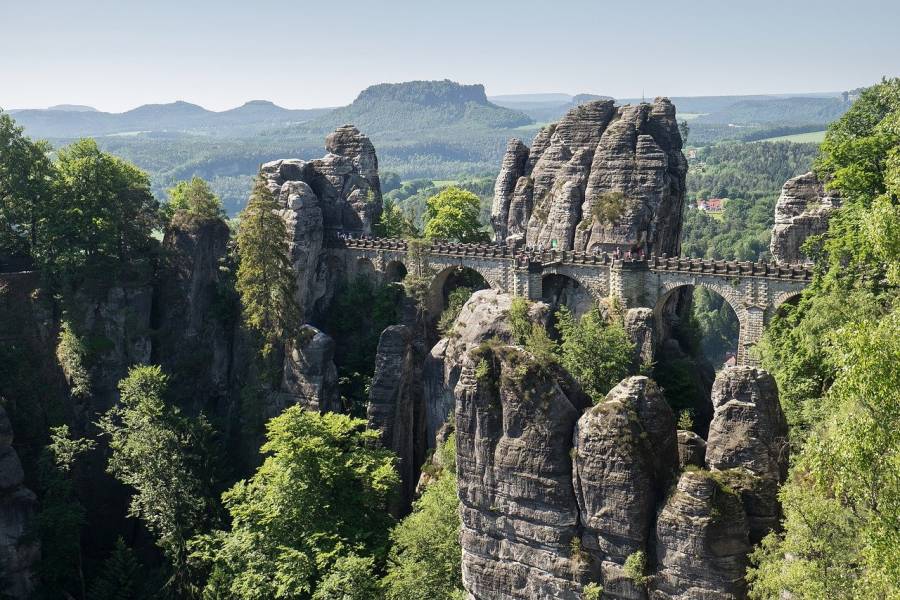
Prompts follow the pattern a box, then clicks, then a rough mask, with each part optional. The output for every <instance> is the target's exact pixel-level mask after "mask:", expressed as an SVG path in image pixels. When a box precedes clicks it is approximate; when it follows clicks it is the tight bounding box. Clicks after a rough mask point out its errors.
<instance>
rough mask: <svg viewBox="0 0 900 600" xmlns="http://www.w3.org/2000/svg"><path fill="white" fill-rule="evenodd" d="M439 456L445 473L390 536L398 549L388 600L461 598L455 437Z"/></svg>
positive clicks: (389, 575)
mask: <svg viewBox="0 0 900 600" xmlns="http://www.w3.org/2000/svg"><path fill="white" fill-rule="evenodd" d="M438 454H439V455H440V456H439V460H438V461H437V464H439V465H440V466H441V470H440V472H439V473H437V474H433V476H434V479H433V480H432V481H431V483H429V484H428V486H427V487H426V488H425V491H424V492H423V493H422V496H421V498H419V499H418V500H417V501H416V502H415V504H414V505H413V511H412V513H410V514H409V516H407V517H406V518H405V519H403V520H402V521H401V522H400V523H399V524H398V525H397V526H396V527H395V528H394V530H393V531H392V532H391V540H392V541H393V542H394V546H393V548H392V549H391V556H390V560H389V566H388V573H387V576H386V577H385V579H384V587H385V596H386V597H387V598H388V600H412V599H414V598H431V599H434V600H451V599H455V598H462V574H461V571H460V557H461V556H462V549H461V547H460V543H459V529H460V519H459V497H458V496H457V494H456V436H455V435H451V436H450V437H449V438H448V440H447V441H446V442H445V443H444V445H443V446H442V447H441V448H439V449H438Z"/></svg>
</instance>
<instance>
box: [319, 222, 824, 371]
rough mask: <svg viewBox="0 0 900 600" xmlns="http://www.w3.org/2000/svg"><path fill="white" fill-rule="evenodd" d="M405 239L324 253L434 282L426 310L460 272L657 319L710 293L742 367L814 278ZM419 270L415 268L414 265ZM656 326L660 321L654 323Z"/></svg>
mask: <svg viewBox="0 0 900 600" xmlns="http://www.w3.org/2000/svg"><path fill="white" fill-rule="evenodd" d="M411 246H412V245H411V244H410V243H408V242H407V241H406V240H401V239H372V238H368V239H340V238H336V239H333V240H330V241H329V243H328V244H327V249H326V252H327V253H328V254H329V255H330V256H331V257H333V258H332V260H338V261H340V262H341V263H342V270H343V272H345V273H347V274H348V275H350V276H355V275H365V276H375V277H379V278H381V279H382V280H387V281H400V280H402V279H403V277H405V275H406V273H407V272H408V270H410V269H419V270H420V272H422V273H424V274H427V276H428V277H429V278H430V280H431V284H430V288H429V293H428V306H429V309H430V310H432V311H434V314H437V313H438V312H439V311H440V310H441V308H442V305H443V286H444V283H445V282H446V280H447V277H448V276H449V275H450V274H451V273H453V272H456V271H457V270H458V269H460V268H468V269H472V270H474V271H476V272H478V273H479V274H480V275H481V276H482V277H483V278H484V280H485V281H486V282H487V284H488V285H489V286H490V287H491V288H494V289H497V290H500V291H503V292H507V293H510V294H514V295H517V296H524V297H527V298H529V299H532V300H540V299H542V298H543V297H544V291H545V290H544V286H545V281H547V278H548V277H549V276H557V277H563V278H568V279H569V280H572V281H574V282H575V283H577V286H576V287H579V288H583V289H584V290H586V291H587V293H589V294H590V297H591V298H592V299H593V300H594V301H600V300H602V299H606V298H616V299H618V300H619V302H620V303H621V304H622V306H624V307H626V308H636V307H648V308H652V309H653V310H654V313H655V314H656V315H659V314H660V313H661V311H662V310H663V307H664V306H665V305H666V303H667V301H668V300H669V299H670V298H671V297H672V295H673V294H674V293H675V292H676V291H677V290H679V289H684V288H685V287H686V286H691V287H693V286H700V287H705V288H707V289H709V290H711V291H713V292H715V293H717V294H719V295H720V296H722V298H724V300H725V301H726V302H727V303H728V304H729V306H731V308H732V310H734V313H735V315H737V319H738V322H739V323H740V337H739V342H738V352H737V361H738V363H739V364H750V363H752V358H751V356H750V352H749V349H750V347H751V346H753V345H754V344H756V343H757V342H758V341H759V340H760V338H761V336H762V332H763V327H764V326H765V324H766V323H767V322H768V320H769V319H770V318H771V316H772V315H773V314H774V312H775V311H776V310H777V309H778V307H779V306H780V305H781V304H782V303H784V302H785V301H786V300H788V299H790V298H793V297H795V296H797V295H798V294H800V292H801V291H803V288H804V287H806V285H807V284H808V283H809V282H810V281H811V279H812V271H811V270H810V269H809V268H807V267H804V266H785V265H778V264H775V263H763V262H759V263H751V262H737V261H713V260H703V259H693V258H680V257H674V258H670V257H666V256H655V255H651V256H649V257H648V258H640V259H636V258H620V257H615V256H613V255H611V254H607V253H602V254H588V253H583V252H574V251H568V250H562V251H557V250H544V251H528V252H526V251H523V250H519V249H514V248H510V247H507V246H499V245H491V244H459V243H448V242H431V243H424V244H423V243H417V244H416V245H415V246H412V247H411ZM413 263H416V264H413ZM657 322H659V320H657Z"/></svg>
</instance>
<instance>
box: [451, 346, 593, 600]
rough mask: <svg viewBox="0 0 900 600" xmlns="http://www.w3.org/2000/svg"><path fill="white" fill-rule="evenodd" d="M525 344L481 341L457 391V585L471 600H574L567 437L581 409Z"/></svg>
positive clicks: (577, 569)
mask: <svg viewBox="0 0 900 600" xmlns="http://www.w3.org/2000/svg"><path fill="white" fill-rule="evenodd" d="M586 400H587V399H586V397H585V396H584V395H583V394H579V393H577V391H576V390H575V389H574V388H572V387H570V380H569V378H568V376H567V375H566V374H565V373H564V372H562V371H559V370H558V369H555V368H552V367H545V366H543V365H541V364H540V363H538V362H537V361H536V360H535V359H534V358H533V357H532V356H531V355H529V354H528V353H527V352H526V351H524V350H522V349H521V348H517V347H514V346H502V345H499V344H491V345H487V344H486V345H485V346H484V347H482V348H480V349H476V351H475V352H473V353H471V355H470V356H468V357H466V359H465V362H464V366H463V369H462V373H461V376H460V379H459V383H458V384H457V386H456V401H457V406H456V436H457V437H456V440H457V443H456V449H457V450H456V451H457V458H456V469H457V478H458V485H459V498H460V502H461V504H460V515H461V517H462V529H461V533H460V541H461V543H462V550H463V556H462V572H463V582H464V585H465V588H466V590H467V591H468V593H469V597H470V598H477V599H485V600H486V599H488V598H490V599H499V598H521V599H523V600H524V599H530V598H577V597H578V595H579V592H580V589H581V586H582V585H583V584H584V582H585V580H586V577H587V576H588V575H589V572H590V560H589V558H588V557H587V556H586V555H584V554H583V553H582V552H581V551H580V549H579V543H578V542H577V541H576V540H577V535H578V507H577V504H576V502H575V495H574V490H573V488H572V462H571V459H570V457H569V450H570V448H571V435H572V430H573V428H574V426H575V423H576V421H577V420H578V417H579V416H580V415H581V411H582V409H583V407H584V406H585V403H586Z"/></svg>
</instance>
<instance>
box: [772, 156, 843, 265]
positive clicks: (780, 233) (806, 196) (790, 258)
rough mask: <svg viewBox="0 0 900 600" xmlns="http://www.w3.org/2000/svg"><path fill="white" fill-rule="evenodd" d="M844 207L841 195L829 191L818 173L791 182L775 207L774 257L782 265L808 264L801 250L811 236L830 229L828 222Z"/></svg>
mask: <svg viewBox="0 0 900 600" xmlns="http://www.w3.org/2000/svg"><path fill="white" fill-rule="evenodd" d="M840 205H841V201H840V197H839V196H838V195H837V193H836V192H831V191H826V190H825V184H824V183H823V182H822V181H820V180H819V178H818V177H816V174H815V173H813V172H809V173H804V174H803V175H799V176H797V177H794V178H793V179H788V180H787V181H786V182H785V184H784V186H783V187H782V188H781V195H780V196H779V197H778V202H776V204H775V225H774V227H773V228H772V240H771V242H770V243H769V252H770V253H771V254H772V258H774V259H775V260H776V261H777V262H779V263H798V262H806V261H808V260H809V257H807V256H804V255H803V253H802V252H801V250H800V247H801V246H802V245H803V242H805V241H806V238H808V237H809V236H811V235H819V234H822V233H825V231H827V230H828V219H829V217H830V216H831V214H832V213H833V212H834V211H835V210H836V209H837V208H838V207H840Z"/></svg>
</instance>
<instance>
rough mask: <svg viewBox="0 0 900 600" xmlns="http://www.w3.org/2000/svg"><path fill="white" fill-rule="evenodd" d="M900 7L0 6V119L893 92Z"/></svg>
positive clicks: (152, 0)
mask: <svg viewBox="0 0 900 600" xmlns="http://www.w3.org/2000/svg"><path fill="white" fill-rule="evenodd" d="M898 23H900V0H844V1H840V2H838V1H834V0H818V1H809V0H752V1H743V0H742V1H731V0H716V1H713V0H697V1H691V0H684V1H682V2H674V1H670V2H659V1H656V0H643V1H632V2H628V1H626V0H619V1H617V2H605V1H590V0H551V1H543V2H539V1H531V0H523V1H519V2H507V1H496V0H479V1H471V0H447V1H444V2H434V1H430V0H418V1H412V0H398V1H394V0H380V1H379V0H368V1H357V0H316V1H314V2H307V1H305V0H294V1H293V2H291V1H286V0H280V1H277V2H275V1H270V0H257V1H250V0H247V1H243V2H234V1H229V0H215V1H213V0H144V1H141V2H135V1H133V0H29V1H22V0H0V106H2V107H4V108H39V107H46V106H48V105H52V104H59V103H75V104H89V105H92V106H95V107H97V108H99V109H101V110H110V111H122V110H127V109H129V108H133V107H134V106H136V105H139V104H144V103H151V102H171V101H173V100H187V101H189V102H195V103H197V104H201V105H203V106H206V107H207V108H211V109H214V110H222V109H226V108H231V107H233V106H237V105H240V104H242V103H243V102H245V101H247V100H251V99H258V98H262V99H268V100H272V101H274V102H276V103H277V104H280V105H282V106H286V107H289V108H306V107H316V106H335V105H341V104H346V103H348V102H350V101H351V100H352V99H353V98H354V97H355V96H356V94H357V93H358V92H359V91H360V90H361V89H362V88H364V87H366V86H367V85H370V84H373V83H380V82H385V81H391V82H396V81H406V80H410V79H444V78H449V79H454V80H457V81H460V82H464V83H483V84H485V86H486V88H487V91H488V94H489V95H492V94H510V93H528V92H566V93H573V94H574V93H579V92H593V93H600V94H609V95H612V96H618V97H634V96H640V95H641V93H642V92H644V93H645V94H646V95H647V96H648V97H650V96H654V95H661V94H664V95H669V96H680V95H692V96H694V95H721V94H751V93H799V92H816V91H838V90H844V89H849V88H853V87H858V86H861V85H867V84H871V83H873V82H875V81H877V80H879V79H880V78H881V76H882V75H888V76H891V75H894V76H896V75H900V35H898V29H897V27H898Z"/></svg>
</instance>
